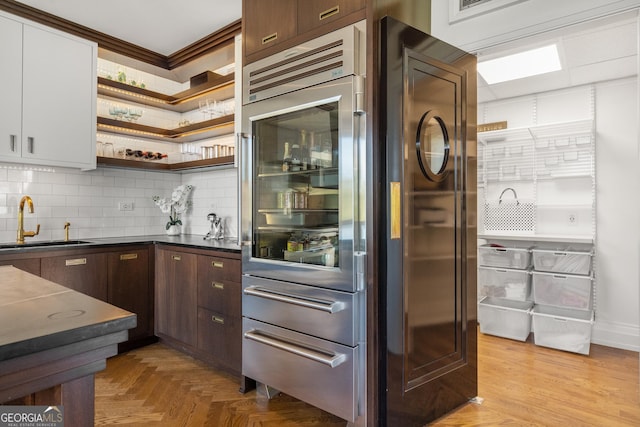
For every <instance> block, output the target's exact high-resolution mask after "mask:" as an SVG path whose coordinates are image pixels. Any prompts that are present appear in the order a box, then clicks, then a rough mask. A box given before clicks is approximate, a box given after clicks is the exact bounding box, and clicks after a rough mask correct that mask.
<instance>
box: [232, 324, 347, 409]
mask: <svg viewBox="0 0 640 427" xmlns="http://www.w3.org/2000/svg"><path fill="white" fill-rule="evenodd" d="M242 323H243V328H242V334H243V335H242V336H243V339H242V352H243V359H242V375H245V376H247V377H249V378H253V379H254V380H256V381H259V382H261V383H263V384H266V385H268V386H271V387H274V388H276V389H277V390H280V391H282V392H283V393H286V394H288V395H291V396H293V397H296V398H298V399H300V400H302V401H305V402H307V403H310V404H311V405H314V406H317V407H318V408H320V409H323V410H325V411H327V412H330V413H332V414H335V415H337V416H339V417H341V418H344V419H345V420H349V421H354V420H355V416H356V412H357V404H356V396H357V394H356V389H357V384H356V373H357V372H358V366H357V360H358V351H359V347H355V348H351V347H347V346H343V345H340V344H336V343H333V342H330V341H325V340H321V339H318V338H315V337H312V336H309V335H305V334H300V333H298V332H294V331H291V330H288V329H284V328H278V327H276V326H273V325H269V324H267V323H262V322H258V321H255V320H251V319H247V318H244V319H243V321H242Z"/></svg>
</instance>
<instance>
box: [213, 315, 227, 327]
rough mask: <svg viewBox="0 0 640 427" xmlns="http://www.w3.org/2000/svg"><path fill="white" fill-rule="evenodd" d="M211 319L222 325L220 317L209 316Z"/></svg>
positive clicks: (222, 321)
mask: <svg viewBox="0 0 640 427" xmlns="http://www.w3.org/2000/svg"><path fill="white" fill-rule="evenodd" d="M211 321H212V322H214V323H219V324H221V325H224V319H223V318H222V317H218V316H211Z"/></svg>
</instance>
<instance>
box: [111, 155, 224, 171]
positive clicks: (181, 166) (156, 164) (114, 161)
mask: <svg viewBox="0 0 640 427" xmlns="http://www.w3.org/2000/svg"><path fill="white" fill-rule="evenodd" d="M234 159H235V158H234V156H225V157H216V158H214V159H201V160H192V161H188V162H180V163H164V162H161V161H158V160H132V159H120V158H116V157H98V164H99V165H103V166H112V167H123V168H133V169H150V170H166V171H177V170H188V169H198V168H206V167H215V166H229V165H233V163H234Z"/></svg>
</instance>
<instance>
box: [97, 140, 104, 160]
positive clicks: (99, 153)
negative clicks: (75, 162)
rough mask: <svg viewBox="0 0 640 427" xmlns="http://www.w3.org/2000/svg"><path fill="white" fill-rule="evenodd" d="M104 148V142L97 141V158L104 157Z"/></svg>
mask: <svg viewBox="0 0 640 427" xmlns="http://www.w3.org/2000/svg"><path fill="white" fill-rule="evenodd" d="M103 146H104V144H103V143H102V141H96V156H97V157H103V156H104V150H103Z"/></svg>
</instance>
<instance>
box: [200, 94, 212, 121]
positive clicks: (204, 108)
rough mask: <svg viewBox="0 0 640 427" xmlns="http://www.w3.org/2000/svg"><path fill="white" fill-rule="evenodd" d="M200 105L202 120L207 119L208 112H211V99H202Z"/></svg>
mask: <svg viewBox="0 0 640 427" xmlns="http://www.w3.org/2000/svg"><path fill="white" fill-rule="evenodd" d="M198 106H199V109H200V112H201V113H202V116H203V117H202V121H205V120H207V114H210V111H209V100H208V99H201V100H200V101H198Z"/></svg>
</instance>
